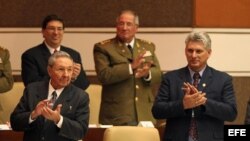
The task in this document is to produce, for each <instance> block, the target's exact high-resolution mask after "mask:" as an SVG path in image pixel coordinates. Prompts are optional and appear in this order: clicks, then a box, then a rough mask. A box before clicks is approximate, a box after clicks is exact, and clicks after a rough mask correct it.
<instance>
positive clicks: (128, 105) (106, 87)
mask: <svg viewBox="0 0 250 141" xmlns="http://www.w3.org/2000/svg"><path fill="white" fill-rule="evenodd" d="M143 50H146V51H148V53H149V52H150V53H149V54H151V55H148V56H147V57H145V59H146V60H147V61H153V62H154V65H153V66H152V67H151V69H150V71H151V76H152V79H151V81H150V82H147V81H145V80H144V79H143V78H138V79H136V78H135V77H134V75H131V74H130V73H129V64H130V63H131V62H130V61H131V60H133V58H132V54H131V52H130V51H129V49H128V48H127V47H126V46H125V44H124V43H121V42H120V41H118V39H117V38H113V39H110V40H106V41H103V42H100V43H97V44H95V46H94V60H95V68H96V72H97V76H98V78H99V80H100V82H101V83H102V101H101V107H100V115H99V121H100V123H101V124H113V125H127V124H129V125H133V124H135V123H136V122H138V121H142V120H149V121H154V118H153V115H152V113H151V112H150V110H151V108H152V105H153V101H154V95H153V94H152V86H153V85H157V84H158V85H159V84H160V82H161V77H162V75H161V70H160V65H159V62H158V59H157V57H156V55H155V45H154V44H153V43H151V42H148V41H145V40H142V39H135V43H134V48H133V57H134V58H135V57H137V56H138V54H139V53H140V52H141V51H143ZM132 122H135V123H132Z"/></svg>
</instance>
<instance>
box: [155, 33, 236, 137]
mask: <svg viewBox="0 0 250 141" xmlns="http://www.w3.org/2000/svg"><path fill="white" fill-rule="evenodd" d="M185 43H186V48H185V54H186V59H187V63H188V64H187V66H186V67H183V68H181V69H178V70H174V71H171V72H167V73H166V74H165V75H164V77H163V81H162V83H161V86H160V88H159V91H158V95H157V97H156V100H155V103H154V106H153V108H152V112H153V115H154V117H155V118H156V119H163V118H165V119H167V124H166V129H165V135H164V141H169V140H171V141H219V140H220V141H223V135H224V134H223V130H224V121H233V120H234V119H235V118H236V116H237V108H236V100H235V93H234V89H233V84H232V77H231V76H229V75H228V74H226V73H224V72H221V71H218V70H216V69H214V68H212V67H210V66H208V65H207V60H208V58H209V57H210V55H211V53H212V50H211V39H210V37H209V36H208V34H207V33H205V32H193V33H191V34H189V35H188V36H187V38H186V42H185Z"/></svg>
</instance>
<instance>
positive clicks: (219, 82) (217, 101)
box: [204, 74, 237, 121]
mask: <svg viewBox="0 0 250 141" xmlns="http://www.w3.org/2000/svg"><path fill="white" fill-rule="evenodd" d="M214 78H217V79H215V81H214V84H213V87H211V88H207V89H208V90H207V93H206V95H207V101H206V104H205V112H204V114H205V115H209V116H211V117H214V118H216V119H219V120H222V121H233V120H234V119H235V118H236V116H237V106H236V100H235V94H234V89H233V83H232V77H230V76H229V75H226V74H219V75H216V76H215V77H214Z"/></svg>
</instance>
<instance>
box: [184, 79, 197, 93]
mask: <svg viewBox="0 0 250 141" xmlns="http://www.w3.org/2000/svg"><path fill="white" fill-rule="evenodd" d="M182 90H183V91H184V93H185V94H194V93H197V92H198V89H197V88H196V87H194V86H193V85H191V84H190V83H188V82H184V83H183V87H182Z"/></svg>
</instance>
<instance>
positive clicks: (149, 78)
mask: <svg viewBox="0 0 250 141" xmlns="http://www.w3.org/2000/svg"><path fill="white" fill-rule="evenodd" d="M151 79H152V75H151V71H149V73H148V77H144V80H145V81H151Z"/></svg>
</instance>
